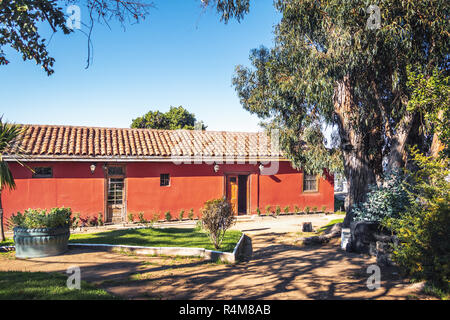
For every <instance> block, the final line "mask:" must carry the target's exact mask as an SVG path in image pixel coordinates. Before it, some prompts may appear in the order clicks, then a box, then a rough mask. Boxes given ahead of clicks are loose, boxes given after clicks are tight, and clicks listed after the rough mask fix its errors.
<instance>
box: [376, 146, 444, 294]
mask: <svg viewBox="0 0 450 320" xmlns="http://www.w3.org/2000/svg"><path fill="white" fill-rule="evenodd" d="M412 155H413V160H414V163H415V165H416V166H417V167H418V170H417V171H415V172H407V175H408V176H409V179H408V183H405V184H406V185H407V188H406V190H407V192H408V197H409V201H408V205H407V206H406V209H405V210H404V211H403V212H400V213H399V214H398V217H389V216H388V217H386V218H385V219H384V220H383V221H382V224H383V225H384V226H385V227H387V228H389V229H390V230H391V231H392V232H393V233H394V234H395V235H396V236H397V238H398V244H396V245H394V248H393V249H394V251H393V259H394V261H395V262H397V263H398V265H399V266H400V267H401V268H402V270H403V271H404V272H405V273H406V274H408V275H410V276H412V277H413V278H416V279H424V280H428V281H429V282H430V283H431V284H432V285H435V286H437V287H438V288H441V289H443V290H444V291H445V292H447V293H449V292H450V288H449V281H450V182H449V181H448V180H447V179H448V176H449V174H450V170H449V169H448V165H449V161H448V159H445V160H434V159H432V158H430V157H426V156H423V155H421V154H419V153H418V152H417V150H415V149H413V151H412Z"/></svg>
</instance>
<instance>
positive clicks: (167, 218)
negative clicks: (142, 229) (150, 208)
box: [164, 211, 172, 221]
mask: <svg viewBox="0 0 450 320" xmlns="http://www.w3.org/2000/svg"><path fill="white" fill-rule="evenodd" d="M164 216H165V217H166V221H170V220H172V214H171V213H170V211H167V212H166V213H165V214H164Z"/></svg>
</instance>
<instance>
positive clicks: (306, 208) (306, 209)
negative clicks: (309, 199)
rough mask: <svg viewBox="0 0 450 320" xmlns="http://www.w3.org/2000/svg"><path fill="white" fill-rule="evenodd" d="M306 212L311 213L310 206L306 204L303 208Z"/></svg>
mask: <svg viewBox="0 0 450 320" xmlns="http://www.w3.org/2000/svg"><path fill="white" fill-rule="evenodd" d="M303 211H304V212H305V213H306V214H309V212H310V207H309V206H306V207H305V209H304V210H303Z"/></svg>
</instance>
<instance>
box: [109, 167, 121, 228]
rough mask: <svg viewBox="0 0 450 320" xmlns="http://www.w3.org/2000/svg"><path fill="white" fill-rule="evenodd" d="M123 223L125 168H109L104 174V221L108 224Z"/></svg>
mask: <svg viewBox="0 0 450 320" xmlns="http://www.w3.org/2000/svg"><path fill="white" fill-rule="evenodd" d="M123 221H125V168H124V167H123V166H109V167H107V172H106V220H105V222H110V223H122V222H123Z"/></svg>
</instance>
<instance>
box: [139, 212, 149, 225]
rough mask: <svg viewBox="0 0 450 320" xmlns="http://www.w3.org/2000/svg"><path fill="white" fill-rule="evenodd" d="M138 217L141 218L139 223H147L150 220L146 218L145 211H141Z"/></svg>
mask: <svg viewBox="0 0 450 320" xmlns="http://www.w3.org/2000/svg"><path fill="white" fill-rule="evenodd" d="M138 219H139V223H143V224H146V223H147V222H148V221H147V220H146V219H145V218H144V213H143V212H139V213H138Z"/></svg>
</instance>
